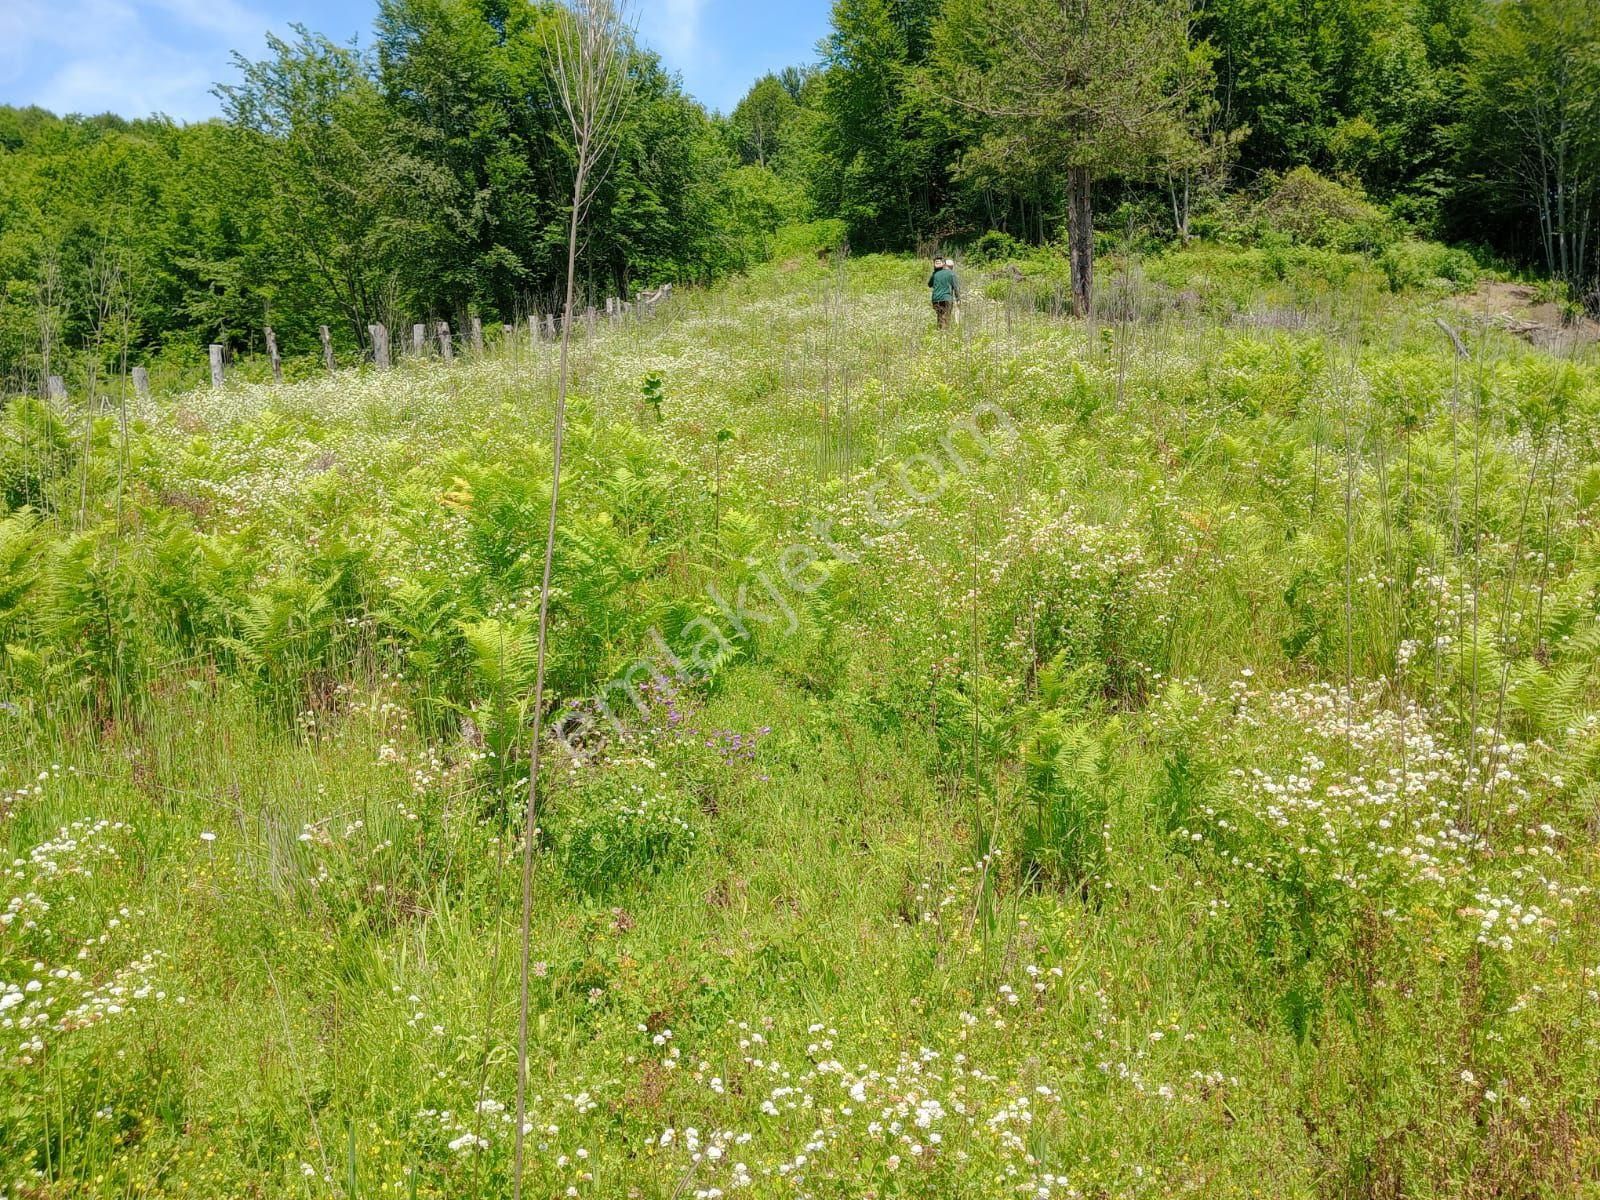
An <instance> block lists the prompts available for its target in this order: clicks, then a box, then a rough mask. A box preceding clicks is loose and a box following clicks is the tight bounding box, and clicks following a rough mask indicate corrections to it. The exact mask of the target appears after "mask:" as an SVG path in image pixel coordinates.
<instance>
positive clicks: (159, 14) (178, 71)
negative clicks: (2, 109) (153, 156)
mask: <svg viewBox="0 0 1600 1200" xmlns="http://www.w3.org/2000/svg"><path fill="white" fill-rule="evenodd" d="M272 24H273V22H272V21H271V20H270V19H269V18H267V17H266V16H263V15H262V14H260V13H257V12H255V11H253V10H251V9H250V8H248V7H246V6H245V5H244V4H241V3H239V2H238V0H0V102H4V103H11V104H40V105H43V106H44V107H46V108H49V109H53V110H54V111H56V112H61V113H67V112H81V113H98V112H108V111H109V112H115V113H120V114H122V115H124V116H129V117H138V116H147V115H149V114H150V113H154V112H164V113H166V114H168V115H169V116H172V117H176V118H179V119H181V120H197V119H201V118H204V117H209V116H213V115H215V113H216V111H217V103H216V100H215V99H214V98H213V97H212V96H211V95H210V88H211V85H212V83H213V82H214V81H216V80H217V79H219V78H222V77H224V76H226V75H229V74H231V72H230V71H229V69H228V51H229V50H230V49H232V48H233V47H235V46H249V45H251V44H253V43H255V42H258V41H259V39H260V38H261V35H262V34H263V32H264V31H265V30H266V29H267V28H268V27H269V26H271V25H272Z"/></svg>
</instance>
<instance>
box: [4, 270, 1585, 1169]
mask: <svg viewBox="0 0 1600 1200" xmlns="http://www.w3.org/2000/svg"><path fill="white" fill-rule="evenodd" d="M925 274H926V267H925V264H923V263H921V262H919V261H915V260H911V259H907V258H898V257H865V258H851V259H842V260H834V261H817V260H814V259H811V258H805V259H800V260H795V261H792V262H789V263H787V264H783V265H777V266H769V267H763V268H760V269H758V270H757V271H756V272H754V273H753V274H752V275H750V276H748V277H741V278H737V279H734V280H732V281H730V282H728V283H726V284H723V285H720V286H719V287H717V288H715V289H711V290H704V291H694V290H690V289H682V290H681V292H680V294H679V295H678V296H676V297H675V298H674V299H673V300H672V301H671V303H670V304H667V305H664V306H663V307H662V308H661V309H660V310H659V311H658V313H657V314H656V315H655V316H654V317H653V318H652V319H651V320H649V321H643V322H638V323H629V324H623V325H619V326H616V327H609V328H608V327H604V326H602V328H601V330H600V332H599V333H598V334H597V335H596V337H595V338H594V339H593V340H592V341H590V340H585V341H583V342H581V343H579V344H578V348H577V354H578V357H577V374H576V380H575V384H574V388H575V398H574V400H573V402H572V405H571V408H570V412H569V416H570V421H571V424H570V425H569V427H568V430H567V453H568V458H567V461H566V464H565V468H564V475H563V484H562V493H561V495H562V511H561V541H560V548H559V553H558V557H557V564H556V566H557V570H556V584H557V588H558V593H557V601H556V604H555V609H554V612H553V616H552V655H553V658H552V662H551V665H550V687H551V689H552V691H553V692H554V693H555V696H556V702H555V704H554V706H553V709H554V711H555V712H556V713H557V714H559V715H560V716H561V724H562V731H563V733H564V734H565V735H566V739H565V740H566V743H567V745H566V746H565V748H563V745H562V744H560V743H559V742H558V741H556V740H553V741H552V744H551V753H550V754H549V755H548V756H547V761H548V763H549V771H548V775H547V785H548V791H547V795H548V800H547V803H546V804H545V806H544V809H543V811H542V816H541V821H540V829H539V833H538V837H539V841H538V854H537V856H536V868H537V869H536V875H535V881H534V882H535V904H534V910H533V911H534V914H535V920H534V926H533V932H532V943H531V949H530V953H531V957H532V959H533V960H534V976H535V978H534V984H535V991H534V996H533V1012H532V1018H531V1020H532V1030H533V1035H534V1044H535V1045H536V1047H537V1053H536V1059H535V1071H534V1078H533V1082H532V1095H531V1097H530V1108H531V1116H530V1120H531V1122H532V1124H533V1126H534V1129H533V1131H532V1133H531V1135H530V1141H529V1153H530V1156H531V1157H530V1160H529V1165H528V1183H527V1190H526V1194H528V1195H531V1196H538V1197H546V1196H562V1195H567V1196H592V1197H647V1198H660V1200H669V1198H670V1200H679V1198H688V1197H696V1198H705V1197H717V1196H733V1195H745V1196H751V1197H768V1196H771V1197H778V1196H783V1197H801V1196H809V1197H819V1198H820V1197H839V1198H844V1197H861V1196H872V1197H877V1198H882V1200H887V1198H889V1197H925V1198H929V1200H931V1198H934V1197H938V1198H939V1200H954V1198H968V1197H970V1198H974V1200H976V1198H978V1197H984V1198H992V1197H998V1196H1028V1197H1039V1198H1062V1197H1074V1196H1079V1197H1112V1196H1116V1197H1132V1196H1167V1195H1195V1196H1206V1197H1224V1196H1274V1197H1277V1196H1372V1197H1395V1196H1413V1197H1422V1196H1432V1197H1460V1196H1474V1197H1482V1196H1530V1197H1531V1196H1555V1195H1580V1194H1588V1191H1589V1190H1592V1189H1595V1188H1597V1187H1600V1168H1597V1166H1596V1164H1597V1163H1600V1108H1597V1093H1596V1080H1597V1079H1600V1041H1597V1032H1596V1030H1597V1028H1600V1027H1597V1025H1596V1021H1595V1013H1596V1004H1597V999H1600V997H1597V991H1596V989H1597V987H1600V978H1597V972H1600V928H1597V924H1596V919H1597V916H1600V907H1597V898H1596V896H1595V894H1594V886H1595V883H1596V868H1597V858H1596V849H1595V848H1596V837H1597V830H1600V784H1597V783H1596V778H1597V775H1596V767H1597V766H1600V716H1597V713H1600V706H1597V700H1600V692H1597V686H1596V679H1595V673H1594V669H1593V668H1594V660H1595V652H1596V649H1597V647H1600V625H1597V623H1596V621H1597V616H1600V591H1597V587H1600V534H1597V517H1600V360H1597V359H1596V357H1595V350H1594V349H1593V348H1592V347H1588V348H1571V349H1569V353H1568V354H1567V355H1565V356H1561V355H1557V354H1553V353H1550V352H1548V351H1546V350H1544V349H1540V348H1538V347H1535V346H1532V345H1529V344H1527V343H1526V342H1524V341H1522V340H1519V339H1518V338H1517V337H1515V336H1513V334H1512V333H1511V332H1508V331H1506V330H1505V329H1501V328H1497V327H1495V326H1494V325H1493V324H1490V323H1481V322H1475V321H1474V320H1473V319H1472V317H1471V314H1470V313H1469V312H1467V311H1464V309H1463V306H1462V304H1461V303H1460V302H1458V301H1452V300H1451V299H1450V298H1449V297H1448V295H1447V293H1448V292H1450V291H1451V290H1452V285H1450V284H1448V283H1445V282H1443V281H1441V280H1433V279H1428V278H1419V279H1409V278H1396V277H1395V276H1394V275H1393V273H1392V272H1391V273H1390V275H1389V276H1388V277H1386V275H1385V273H1384V272H1383V271H1381V270H1379V269H1378V268H1377V267H1375V266H1374V265H1373V264H1372V263H1371V262H1369V261H1368V260H1366V259H1363V258H1361V257H1359V256H1355V255H1343V254H1336V253H1333V252H1331V251H1310V250H1248V251H1238V250H1224V249H1220V248H1217V247H1212V246H1206V245H1199V244H1197V245H1196V246H1195V247H1193V248H1192V249H1190V250H1188V251H1175V252H1172V253H1170V254H1166V255H1162V256H1157V257H1153V258H1150V259H1149V260H1146V261H1133V262H1124V263H1121V264H1117V263H1112V262H1108V263H1107V264H1106V266H1104V267H1103V268H1102V274H1101V287H1102V288H1103V289H1105V293H1106V294H1109V295H1110V296H1111V298H1112V299H1111V303H1110V305H1109V311H1111V312H1112V313H1113V314H1120V316H1118V317H1116V319H1113V320H1111V321H1110V322H1104V323H1098V324H1094V325H1089V324H1086V323H1085V322H1083V321H1079V320H1075V319H1070V318H1065V317H1061V316H1057V315H1055V313H1057V312H1059V311H1060V310H1061V307H1062V305H1061V303H1060V296H1061V289H1060V285H1059V282H1058V281H1057V280H1056V279H1054V278H1053V277H1052V276H1051V275H1050V274H1049V273H1048V271H1043V270H1041V268H1039V267H1038V266H1037V265H1036V264H1035V263H1034V262H1032V261H1028V262H1024V263H1021V264H1019V265H1017V266H1015V267H1012V268H1010V269H1000V268H994V269H992V270H989V271H987V272H979V271H978V270H976V269H970V270H967V271H966V272H965V274H964V279H965V284H966V293H967V299H966V301H965V303H964V304H963V306H962V308H963V313H962V321H961V323H960V326H959V328H958V329H956V330H953V331H951V332H950V334H949V335H947V336H941V335H939V334H937V333H935V332H934V331H933V329H932V328H931V325H932V322H931V318H930V316H929V314H928V311H927V302H926V291H925V289H924V287H923V281H924V278H925ZM1391 287H1397V288H1400V289H1401V290H1399V291H1392V290H1390V289H1391ZM1468 290H1470V288H1469V289H1468ZM1436 318H1443V319H1444V320H1445V321H1446V322H1447V325H1448V328H1445V327H1441V325H1440V324H1438V323H1437V321H1436ZM1458 345H1459V348H1460V352H1459V353H1458ZM553 361H554V360H553V349H552V348H551V347H550V346H548V345H546V344H528V343H526V342H524V341H521V340H507V341H504V342H500V343H498V344H493V345H491V346H490V347H489V349H488V350H487V352H486V354H485V355H484V357H483V358H482V359H481V360H476V361H475V360H472V359H471V358H469V357H463V358H459V359H458V360H457V362H456V363H455V365H453V366H446V365H445V364H443V363H441V362H439V361H438V360H436V359H432V358H427V359H421V360H415V361H411V360H408V361H404V362H402V363H401V364H400V365H399V366H398V368H397V369H396V370H394V371H392V372H387V373H382V372H377V371H374V370H372V369H371V368H370V367H363V368H361V369H359V370H342V371H340V372H338V373H337V374H333V375H329V376H326V377H320V378H313V379H308V380H305V381H303V382H298V383H293V384H289V385H286V386H282V387H272V386H269V385H264V384H254V383H248V382H242V381H236V382H230V383H229V385H228V386H227V387H226V388H224V389H222V390H220V391H216V392H212V391H196V392H190V393H185V394H182V395H177V396H172V397H164V398H163V397H158V398H157V399H156V400H154V401H148V402H140V401H137V400H135V399H134V398H132V397H129V398H128V400H127V402H126V408H125V409H118V408H116V407H112V408H110V409H107V410H105V411H102V412H99V413H98V414H96V415H95V416H94V418H93V421H92V423H91V422H89V421H86V419H85V414H84V413H83V411H82V410H81V408H70V407H68V408H61V409H57V408H54V407H51V406H47V405H45V404H43V403H41V402H38V401H32V400H16V401H13V402H12V403H11V404H10V405H9V407H8V408H7V409H6V410H5V412H4V415H3V418H0V425H3V431H4V434H5V437H4V439H3V449H0V472H3V480H0V483H3V486H4V489H5V492H4V494H5V505H6V507H5V510H4V511H5V513H6V514H7V515H5V516H4V518H3V520H0V646H3V647H4V653H3V656H0V664H3V671H0V683H3V688H4V701H3V704H0V708H3V710H4V711H3V715H0V763H3V764H4V765H3V772H4V773H3V777H0V782H3V784H4V787H5V791H4V793H3V795H0V843H3V846H0V861H4V862H7V863H9V864H10V865H9V867H7V868H6V870H5V873H4V881H3V883H0V1200H24V1198H28V1200H42V1198H45V1197H50V1198H56V1197H68V1196H71V1197H113V1196H116V1197H124V1196H140V1197H155V1196H162V1197H168V1196H172V1197H176V1196H228V1197H233V1196H238V1197H277V1196H284V1197H289V1196H294V1197H312V1196H317V1197H322V1196H339V1197H345V1198H347V1200H353V1198H355V1197H376V1196H412V1197H441V1198H442V1197H465V1196H479V1195H483V1196H490V1195H510V1185H509V1182H508V1180H509V1176H510V1170H511V1141H512V1138H511V1125H512V1118H511V1116H510V1111H511V1106H512V1104H513V1097H514V1092H515V1075H516V1072H515V1049H516V1025H517V986H516V978H517V965H518V955H519V939H518V930H517V920H518V912H519V905H520V895H519V879H518V870H519V858H520V847H521V841H520V834H521V825H520V815H519V810H520V805H521V803H522V795H523V792H524V789H525V786H526V757H525V756H526V746H525V744H523V742H524V737H523V731H524V730H525V728H526V723H527V716H528V713H527V696H528V694H529V684H530V680H531V667H532V663H531V655H532V630H533V623H534V619H535V610H536V604H537V595H536V592H537V585H538V571H539V565H540V554H541V551H542V544H543V522H544V516H545V514H544V509H545V506H546V505H547V503H548V490H547V489H548V488H549V463H550V448H549V440H550V431H551V419H552V403H553V402H552V395H553V378H554V375H553V370H554V367H553Z"/></svg>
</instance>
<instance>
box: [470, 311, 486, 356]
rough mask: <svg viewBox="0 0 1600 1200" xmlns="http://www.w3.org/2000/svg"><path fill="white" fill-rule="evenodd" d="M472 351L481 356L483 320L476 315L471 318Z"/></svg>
mask: <svg viewBox="0 0 1600 1200" xmlns="http://www.w3.org/2000/svg"><path fill="white" fill-rule="evenodd" d="M472 352H473V353H474V354H476V355H478V356H479V357H480V358H481V357H482V356H483V321H482V320H480V319H479V318H478V317H473V318H472Z"/></svg>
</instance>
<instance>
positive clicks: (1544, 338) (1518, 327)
mask: <svg viewBox="0 0 1600 1200" xmlns="http://www.w3.org/2000/svg"><path fill="white" fill-rule="evenodd" d="M1455 304H1456V306H1457V307H1459V308H1461V309H1462V310H1464V311H1465V312H1467V313H1470V314H1471V315H1472V316H1474V317H1477V318H1478V319H1479V320H1481V321H1483V322H1484V323H1485V324H1489V325H1496V326H1499V327H1500V328H1501V329H1505V330H1508V331H1509V332H1511V333H1514V334H1516V335H1517V336H1518V337H1519V338H1522V339H1523V340H1524V341H1527V342H1531V343H1532V344H1533V345H1535V346H1539V347H1541V348H1543V349H1545V350H1550V351H1554V352H1555V353H1558V354H1571V353H1573V352H1575V351H1578V350H1581V349H1584V348H1585V347H1588V346H1593V345H1595V344H1596V343H1600V321H1594V320H1591V319H1590V318H1588V317H1579V318H1578V319H1577V320H1576V321H1573V322H1572V323H1570V324H1567V323H1565V322H1563V321H1562V319H1561V306H1560V305H1559V304H1556V303H1555V302H1554V301H1553V300H1545V301H1540V299H1539V293H1538V292H1537V291H1536V290H1535V289H1534V288H1533V287H1531V286H1529V285H1528V284H1526V283H1504V282H1500V281H1497V280H1491V281H1487V282H1484V283H1481V284H1479V285H1478V290H1477V291H1475V292H1473V293H1472V294H1471V295H1467V296H1457V297H1456V298H1455Z"/></svg>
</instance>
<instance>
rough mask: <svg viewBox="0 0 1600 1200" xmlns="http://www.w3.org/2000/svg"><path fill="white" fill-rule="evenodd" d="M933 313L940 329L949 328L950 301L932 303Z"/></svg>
mask: <svg viewBox="0 0 1600 1200" xmlns="http://www.w3.org/2000/svg"><path fill="white" fill-rule="evenodd" d="M933 313H934V315H935V316H936V317H938V318H939V328H940V329H949V328H950V301H948V300H935V301H934V302H933Z"/></svg>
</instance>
